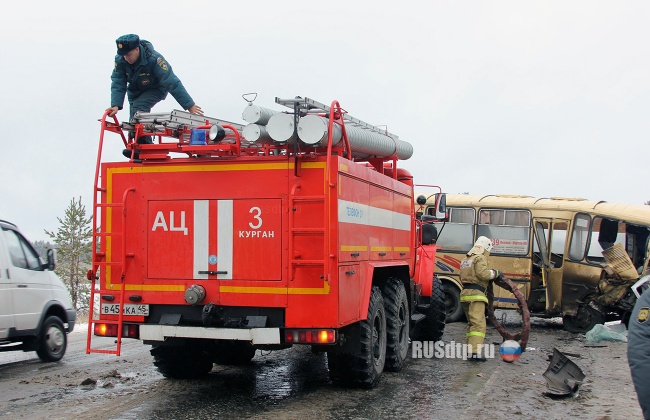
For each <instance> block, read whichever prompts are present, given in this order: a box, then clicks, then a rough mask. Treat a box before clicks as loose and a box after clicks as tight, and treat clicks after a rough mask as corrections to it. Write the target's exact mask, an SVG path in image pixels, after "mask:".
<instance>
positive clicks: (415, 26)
mask: <svg viewBox="0 0 650 420" xmlns="http://www.w3.org/2000/svg"><path fill="white" fill-rule="evenodd" d="M648 22H650V2H647V1H645V0H643V1H614V0H611V1H595V0H589V1H571V0H561V1H522V0H516V1H481V2H479V1H450V0H446V1H439V0H429V1H422V2H408V1H406V2H404V1H403V2H398V1H382V0H380V1H377V0H374V1H365V0H363V1H347V2H339V3H336V2H334V3H332V2H329V3H328V2H322V1H321V2H316V1H301V2H297V1H296V2H289V1H282V0H275V1H269V0H246V1H228V2H225V1H219V2H216V1H193V0H186V1H161V0H157V1H151V2H149V1H138V2H121V3H120V2H103V3H99V2H94V1H87V0H84V1H66V0H61V1H56V2H46V1H40V2H28V1H24V2H17V1H11V2H6V3H4V4H3V6H2V13H1V14H0V39H2V43H1V44H0V45H1V48H2V56H3V59H2V63H1V64H0V77H1V80H2V83H0V93H1V95H0V97H1V99H2V100H1V102H0V136H1V137H0V138H1V139H2V140H1V141H2V152H0V179H1V180H2V181H1V182H0V218H5V219H7V220H10V221H12V222H14V223H16V224H18V226H19V227H20V228H21V230H22V231H23V232H24V233H25V234H26V235H27V236H28V238H29V239H31V240H32V241H34V240H39V239H43V240H47V239H48V238H47V236H46V235H45V234H44V232H43V230H44V229H47V230H56V229H57V228H58V222H57V217H63V216H64V212H65V209H66V208H67V207H68V205H69V203H70V201H71V200H72V198H73V197H79V196H81V197H82V202H83V203H84V204H85V205H86V210H87V212H88V214H92V194H93V176H94V171H95V160H96V155H97V145H98V139H99V128H100V125H99V122H98V119H99V118H101V116H102V113H103V111H104V110H105V109H106V108H107V107H108V106H109V105H110V103H109V102H110V99H109V98H110V74H111V71H112V69H113V58H114V56H115V39H116V38H117V37H118V36H119V35H122V34H125V33H137V34H139V35H140V37H141V38H143V39H146V40H149V41H151V42H152V43H153V45H154V47H155V48H156V50H157V51H159V52H160V53H161V54H163V55H164V56H165V58H166V59H167V60H168V61H169V63H170V64H171V66H172V67H173V69H174V71H175V72H176V74H177V75H178V76H179V77H180V79H181V80H182V82H183V84H184V85H185V87H186V88H187V90H188V91H189V93H190V95H191V96H192V97H193V98H194V100H195V101H196V103H197V104H198V105H200V106H201V107H202V108H203V109H204V111H205V113H206V115H207V116H210V117H215V118H220V119H224V120H229V121H233V122H239V123H244V121H243V120H242V119H241V113H242V111H243V109H244V107H245V105H246V102H244V100H243V99H242V98H241V95H242V94H243V93H247V92H257V93H258V99H257V101H256V104H258V105H261V106H266V107H269V108H274V109H278V110H283V109H284V108H281V107H279V106H277V105H275V103H274V98H275V97H276V96H278V97H283V98H291V97H294V96H297V95H299V96H306V97H310V98H312V99H315V100H317V101H319V102H324V103H330V102H331V101H332V100H338V101H339V102H340V104H341V106H342V107H343V108H345V109H346V110H347V111H348V112H349V113H350V114H351V115H353V116H354V117H357V118H359V119H362V120H364V121H367V122H369V123H372V124H376V125H387V126H388V129H389V131H391V132H393V133H395V134H397V135H398V136H400V139H402V140H404V141H407V142H409V143H411V144H412V145H413V147H414V155H413V157H412V158H411V159H409V160H407V161H404V162H402V163H401V164H402V166H403V167H405V168H407V169H408V170H410V171H411V172H412V173H413V174H414V176H415V181H416V182H417V183H423V184H436V185H441V186H442V187H443V189H444V191H446V192H452V193H456V192H469V193H472V194H498V193H501V194H526V195H532V196H538V197H549V196H570V197H584V198H588V199H593V200H606V201H610V202H624V203H636V204H643V203H644V202H645V201H647V200H650V189H649V188H648V187H647V186H646V185H645V181H646V180H648V177H647V176H646V174H647V172H648V168H647V161H648V154H647V153H646V147H647V145H648V143H649V142H648V134H649V133H650V118H649V111H650V24H649V23H648ZM172 109H180V106H179V105H178V104H177V103H176V101H175V100H174V99H173V98H172V97H171V96H169V97H168V98H167V99H166V100H165V101H164V102H162V103H159V104H158V105H157V106H156V107H155V108H154V111H170V110H172ZM118 118H120V121H121V120H126V119H127V118H128V109H125V110H123V111H121V112H120V113H119V114H118ZM106 141H107V142H108V144H107V146H106V148H105V153H104V156H105V157H106V158H107V159H109V158H112V159H115V160H120V161H121V160H124V158H123V157H122V156H121V149H122V146H121V141H120V140H119V138H118V137H116V136H114V135H112V136H111V137H110V138H107V139H106Z"/></svg>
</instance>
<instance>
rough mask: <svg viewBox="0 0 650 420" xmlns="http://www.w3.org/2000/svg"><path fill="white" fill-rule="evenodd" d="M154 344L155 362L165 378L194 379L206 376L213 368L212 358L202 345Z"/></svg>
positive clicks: (152, 352) (152, 350)
mask: <svg viewBox="0 0 650 420" xmlns="http://www.w3.org/2000/svg"><path fill="white" fill-rule="evenodd" d="M190 346H191V344H187V345H185V346H154V347H153V348H152V349H151V355H152V356H153V364H154V366H156V367H157V368H158V372H160V373H161V374H162V375H163V376H164V377H165V378H173V379H193V378H200V377H203V376H206V375H207V374H208V373H210V371H211V370H212V358H211V356H210V354H209V353H208V352H207V351H205V350H204V349H203V347H202V346H198V347H197V348H190Z"/></svg>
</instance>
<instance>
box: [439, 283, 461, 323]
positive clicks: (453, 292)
mask: <svg viewBox="0 0 650 420" xmlns="http://www.w3.org/2000/svg"><path fill="white" fill-rule="evenodd" d="M442 288H443V289H444V291H445V309H446V311H447V318H446V320H445V322H446V323H448V324H449V323H451V322H458V321H462V320H463V318H464V317H465V313H464V312H463V306H462V305H461V304H460V289H459V288H458V287H456V285H455V284H453V283H450V282H447V281H446V282H444V283H443V284H442Z"/></svg>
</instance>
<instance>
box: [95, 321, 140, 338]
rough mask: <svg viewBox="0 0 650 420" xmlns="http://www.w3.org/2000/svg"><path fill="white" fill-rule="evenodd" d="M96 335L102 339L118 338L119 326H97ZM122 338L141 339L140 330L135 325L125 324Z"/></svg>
mask: <svg viewBox="0 0 650 420" xmlns="http://www.w3.org/2000/svg"><path fill="white" fill-rule="evenodd" d="M94 331H95V335H98V336H101V337H117V324H102V323H98V324H95V328H94ZM122 337H123V338H139V337H140V329H139V328H138V326H137V325H135V324H123V325H122Z"/></svg>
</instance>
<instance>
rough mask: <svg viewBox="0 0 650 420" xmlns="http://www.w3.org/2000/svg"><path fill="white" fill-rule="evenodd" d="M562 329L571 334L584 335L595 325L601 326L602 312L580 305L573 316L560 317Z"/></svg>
mask: <svg viewBox="0 0 650 420" xmlns="http://www.w3.org/2000/svg"><path fill="white" fill-rule="evenodd" d="M562 322H563V324H564V329H565V330H567V331H569V332H572V333H582V334H584V333H586V332H587V331H589V330H590V329H592V328H593V327H594V326H595V325H596V324H603V323H604V322H605V316H604V315H603V314H602V312H600V311H598V310H597V309H595V308H592V307H591V306H589V305H585V304H581V305H580V306H579V307H578V312H577V313H576V315H575V316H571V315H564V317H562Z"/></svg>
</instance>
